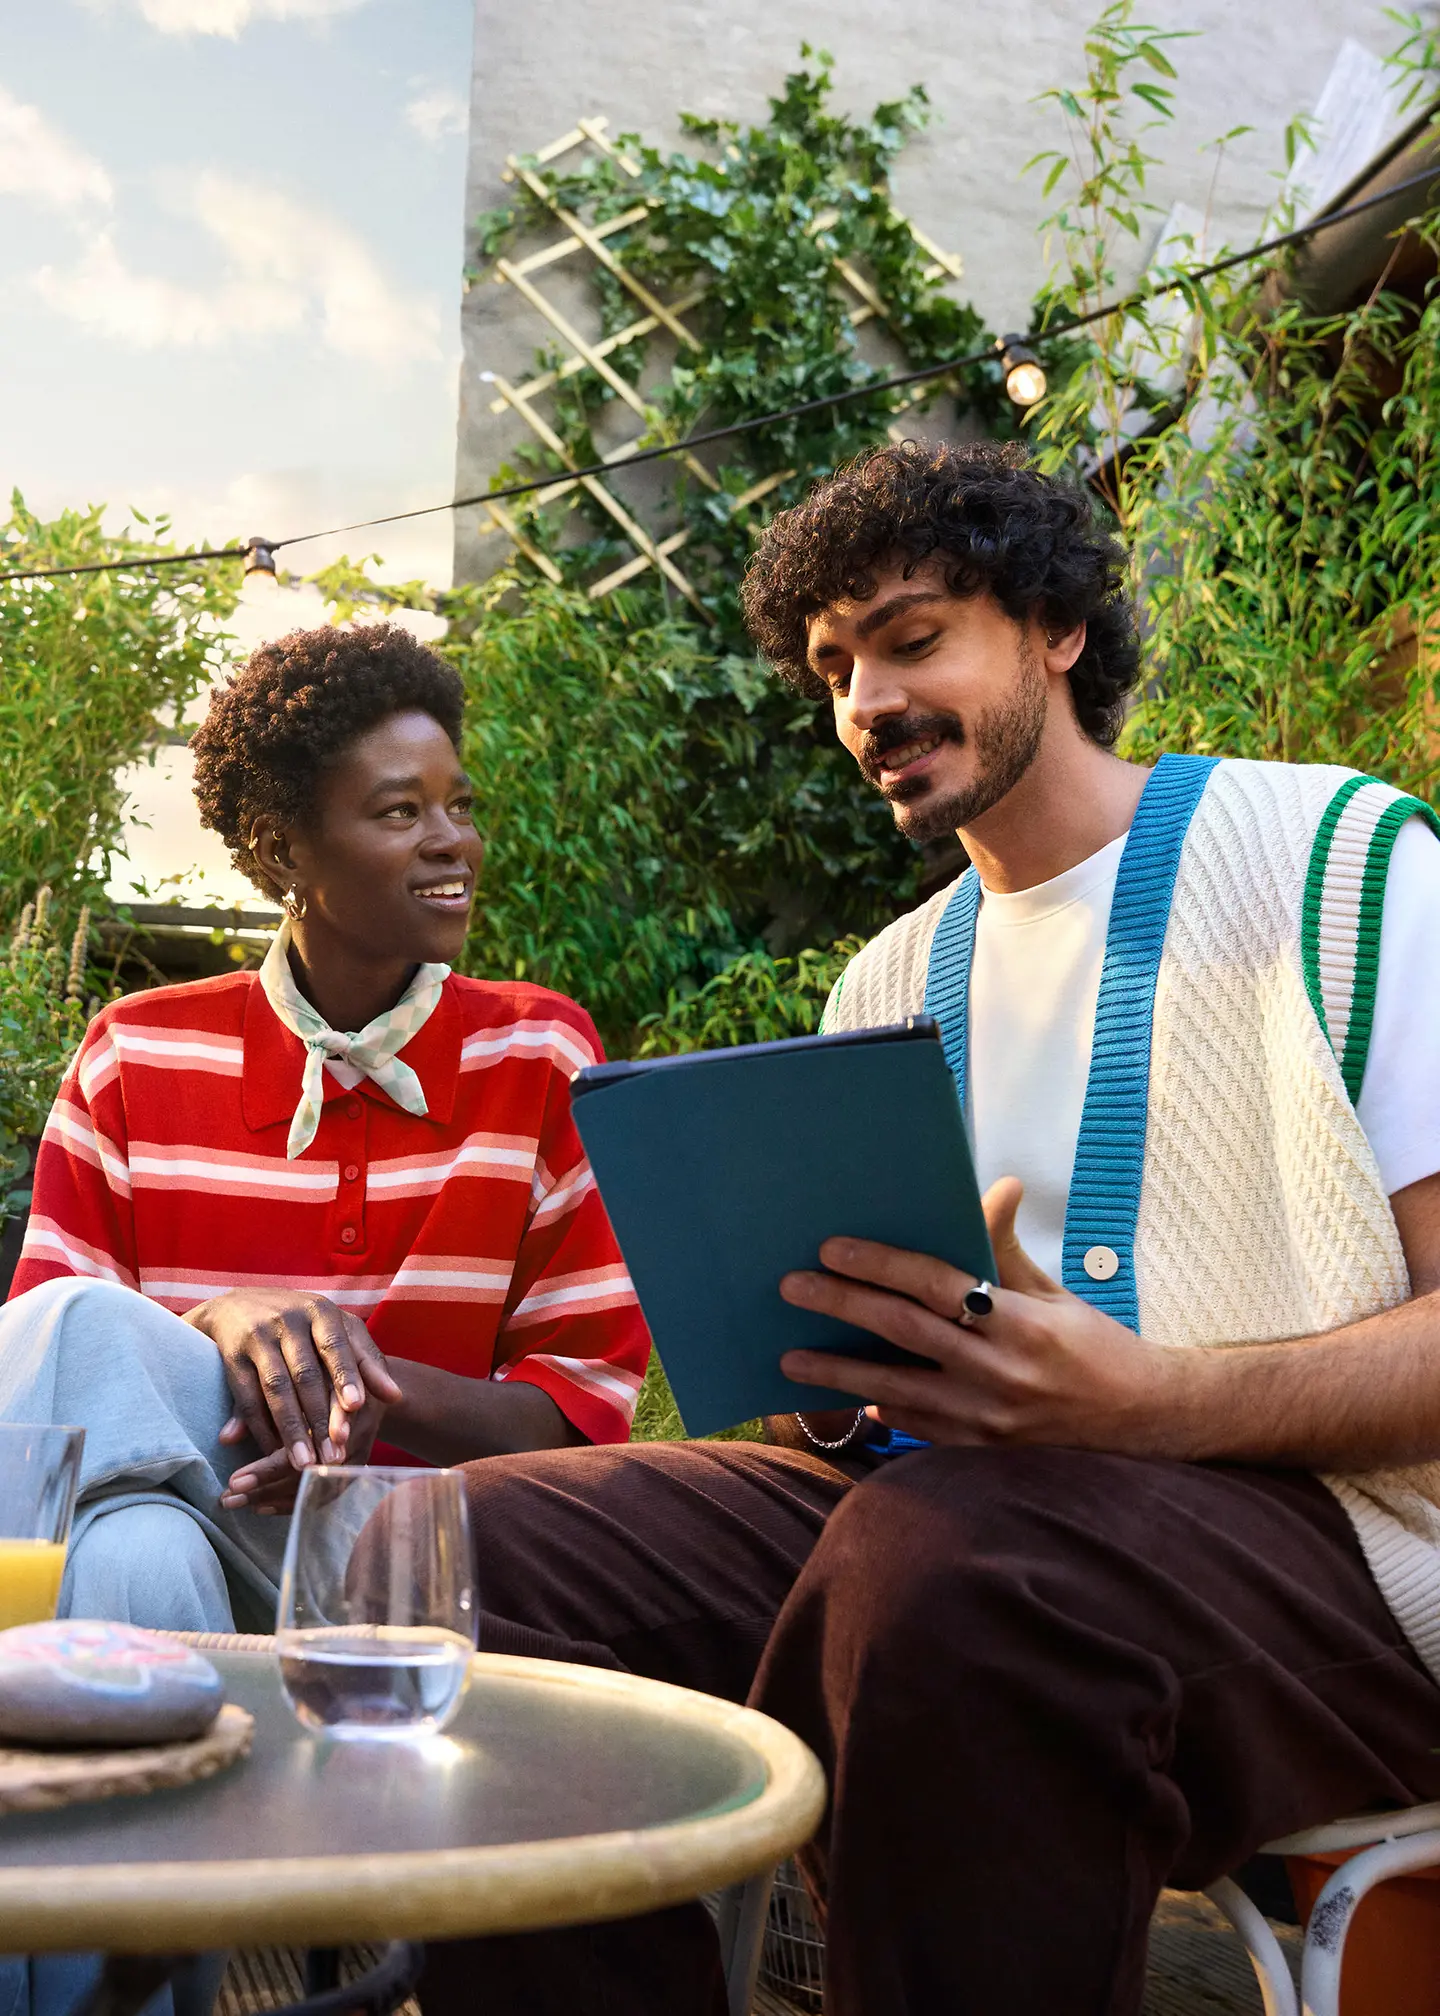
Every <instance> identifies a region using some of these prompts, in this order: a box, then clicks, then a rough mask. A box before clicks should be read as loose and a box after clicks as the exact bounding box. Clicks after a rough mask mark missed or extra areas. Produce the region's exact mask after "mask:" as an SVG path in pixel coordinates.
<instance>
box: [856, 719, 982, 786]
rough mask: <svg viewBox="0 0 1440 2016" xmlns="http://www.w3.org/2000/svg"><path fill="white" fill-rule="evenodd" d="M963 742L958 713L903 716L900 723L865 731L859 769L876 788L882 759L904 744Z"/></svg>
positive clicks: (886, 722)
mask: <svg viewBox="0 0 1440 2016" xmlns="http://www.w3.org/2000/svg"><path fill="white" fill-rule="evenodd" d="M930 740H939V741H941V742H955V743H957V744H958V743H963V742H964V740H965V725H964V723H963V722H962V721H961V719H960V716H959V715H958V714H905V715H902V716H901V717H900V719H899V720H890V721H882V722H881V723H880V724H879V726H878V727H875V728H867V729H866V731H865V734H864V736H863V738H862V740H861V743H860V750H859V763H860V768H861V770H862V771H863V772H864V774H865V776H866V777H867V778H868V780H869V781H870V783H872V784H875V785H878V784H879V782H880V772H881V770H882V769H883V768H884V764H885V758H886V757H887V756H888V755H889V754H890V753H891V751H892V750H894V749H903V748H904V746H905V744H906V743H907V742H924V741H930Z"/></svg>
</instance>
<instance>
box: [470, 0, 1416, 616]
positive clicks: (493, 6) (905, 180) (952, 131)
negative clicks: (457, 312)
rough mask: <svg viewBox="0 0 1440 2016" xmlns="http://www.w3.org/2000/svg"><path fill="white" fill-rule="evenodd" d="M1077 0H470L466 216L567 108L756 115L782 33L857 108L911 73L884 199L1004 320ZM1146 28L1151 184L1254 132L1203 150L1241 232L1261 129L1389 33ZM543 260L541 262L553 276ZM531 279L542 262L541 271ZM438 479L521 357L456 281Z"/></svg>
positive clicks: (1241, 237) (1207, 4) (521, 331)
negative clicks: (1032, 164)
mask: <svg viewBox="0 0 1440 2016" xmlns="http://www.w3.org/2000/svg"><path fill="white" fill-rule="evenodd" d="M1098 8H1099V0H1001V4H996V0H903V4H899V0H889V4H888V5H887V4H876V0H707V4H695V0H645V4H636V0H608V4H606V5H604V6H603V7H602V6H598V5H596V4H595V0H546V4H545V5H543V6H541V7H532V6H526V5H524V4H517V0H477V5H476V14H475V67H474V84H473V94H472V104H471V129H470V173H469V188H468V200H467V216H469V217H471V218H473V217H474V216H475V214H476V213H477V212H478V211H480V210H482V209H484V208H487V207H489V206H491V205H493V204H496V203H500V202H503V201H504V200H505V196H506V190H505V185H504V184H503V183H502V182H501V180H500V171H501V169H502V168H503V165H504V162H505V157H506V156H507V155H508V154H510V153H511V152H526V151H530V150H533V149H535V148H537V147H539V146H542V145H543V144H544V143H545V142H547V141H549V140H551V139H553V138H555V137H557V136H558V135H559V134H561V133H563V132H564V131H566V130H567V129H568V128H569V127H571V126H572V125H573V123H574V121H575V120H576V118H577V117H582V116H585V115H587V114H594V113H603V114H605V115H607V116H608V118H609V121H610V132H611V133H612V134H618V133H620V132H622V131H626V130H636V131H639V132H641V133H643V134H644V135H645V136H646V137H647V138H650V139H654V140H656V141H659V142H661V143H662V144H680V134H679V130H678V126H677V123H676V118H675V115H676V112H677V111H678V110H680V109H682V108H683V109H685V110H688V111H693V112H697V113H702V114H708V115H718V116H724V117H730V118H737V119H740V120H758V119H760V118H761V117H763V114H764V109H765V101H766V98H767V96H768V95H770V94H771V93H772V92H774V91H775V90H776V89H778V87H779V85H780V82H781V79H782V78H783V76H784V74H785V72H786V70H787V69H790V68H793V67H794V63H795V59H796V56H797V53H798V50H799V45H800V43H801V42H802V41H808V42H810V43H811V44H813V45H816V46H819V47H823V48H826V49H828V50H830V51H831V52H832V53H833V55H834V57H835V79H836V99H837V102H838V103H839V104H840V105H841V106H843V107H846V108H848V109H850V110H852V111H854V112H857V113H863V112H868V111H869V109H870V108H871V107H872V106H873V105H874V104H875V103H876V102H877V101H878V100H881V99H884V98H888V97H895V96H898V95H900V94H901V93H902V92H904V91H905V90H906V89H908V87H909V86H910V85H911V84H913V83H916V82H923V83H924V85H925V86H926V89H927V90H928V92H929V93H930V98H931V103H932V108H933V110H934V113H935V115H936V116H935V120H934V123H933V124H932V126H931V127H930V129H929V131H928V132H926V133H924V134H922V135H920V136H918V137H917V138H915V139H914V140H913V141H912V142H911V144H910V145H909V146H908V147H907V149H906V150H905V153H904V155H903V156H902V158H901V161H900V163H899V167H898V170H897V173H896V177H895V191H896V197H897V200H898V202H899V203H900V206H901V207H902V209H904V210H906V211H907V212H908V213H909V214H910V215H911V216H912V217H913V218H914V219H915V221H916V222H917V223H919V224H920V225H921V226H923V228H924V229H925V230H927V231H928V232H929V233H930V234H931V236H932V237H934V238H936V239H938V240H939V241H940V242H941V243H942V244H943V245H945V246H946V247H947V248H948V249H951V250H953V251H957V252H959V253H960V254H961V256H962V257H963V259H964V261H965V266H966V278H965V281H964V283H963V285H962V288H961V291H962V292H968V294H969V297H970V298H971V299H972V300H973V301H974V303H975V305H976V306H977V308H978V309H979V310H980V312H981V314H982V315H983V316H984V317H985V318H986V320H987V322H989V323H990V324H991V326H993V327H995V328H997V329H998V328H1010V327H1014V326H1018V325H1023V323H1024V321H1025V311H1026V309H1027V307H1028V304H1029V302H1030V300H1031V298H1032V296H1033V294H1034V292H1035V290H1036V288H1037V286H1038V285H1039V283H1040V282H1041V280H1042V278H1043V277H1044V270H1045V265H1044V252H1043V247H1042V245H1041V242H1040V238H1039V235H1038V232H1037V225H1038V222H1039V219H1040V218H1041V216H1042V215H1044V214H1045V211H1046V209H1047V208H1049V207H1050V206H1049V205H1048V204H1047V203H1046V202H1045V200H1044V199H1043V198H1042V196H1041V178H1040V176H1039V175H1038V174H1035V173H1032V174H1031V175H1029V176H1027V177H1024V178H1022V177H1021V176H1020V172H1019V171H1020V168H1021V166H1022V164H1023V163H1024V162H1025V161H1026V160H1027V159H1028V158H1029V157H1030V156H1031V155H1032V154H1035V153H1037V152H1038V151H1040V150H1041V149H1042V148H1045V147H1048V146H1053V145H1055V144H1056V143H1057V140H1058V138H1059V135H1060V131H1061V120H1060V116H1059V114H1058V112H1057V111H1056V110H1055V108H1053V107H1049V106H1038V105H1036V104H1034V103H1033V102H1032V101H1033V99H1034V97H1035V95H1036V94H1037V93H1038V92H1040V91H1042V90H1044V89H1045V88H1047V87H1048V86H1050V85H1052V84H1057V83H1063V84H1070V83H1074V82H1075V81H1077V80H1079V79H1080V78H1081V77H1082V76H1083V71H1084V53H1083V43H1084V36H1085V30H1086V27H1087V25H1088V24H1089V22H1090V21H1091V19H1092V17H1093V15H1094V13H1096V12H1098ZM1140 11H1141V12H1142V14H1143V15H1144V17H1145V18H1146V19H1148V20H1151V21H1153V22H1156V23H1157V24H1159V25H1161V26H1163V27H1171V28H1184V29H1190V30H1197V31H1200V32H1199V33H1198V34H1197V35H1196V37H1195V39H1193V40H1191V41H1187V42H1183V43H1179V44H1172V45H1170V53H1171V55H1172V57H1173V60H1174V62H1175V65H1176V68H1177V69H1178V70H1179V72H1180V83H1179V86H1178V92H1177V116H1176V118H1175V119H1174V121H1173V122H1172V123H1171V124H1169V125H1168V126H1167V127H1166V128H1164V129H1163V130H1162V131H1160V132H1159V133H1158V134H1156V135H1155V136H1154V137H1155V140H1156V151H1157V152H1161V153H1162V154H1163V156H1164V165H1163V167H1162V168H1160V169H1159V170H1157V171H1156V172H1155V174H1154V177H1153V185H1152V189H1151V194H1152V196H1153V198H1154V201H1155V202H1156V204H1157V205H1158V206H1159V211H1160V214H1161V215H1163V213H1164V212H1165V211H1166V210H1167V209H1168V208H1169V206H1170V204H1171V203H1172V202H1173V201H1176V200H1177V199H1178V200H1184V201H1186V202H1188V203H1191V204H1194V205H1196V206H1198V207H1199V208H1201V209H1204V208H1205V206H1206V204H1207V202H1208V201H1209V199H1210V191H1211V181H1212V175H1213V174H1214V168H1215V156H1214V154H1213V152H1207V151H1205V150H1206V148H1207V145H1208V143H1210V142H1211V141H1213V140H1214V139H1215V138H1216V136H1218V135H1219V134H1221V133H1223V132H1225V131H1227V130H1228V129H1230V128H1232V127H1235V126H1239V125H1247V126H1250V127H1251V128H1253V129H1254V130H1253V131H1252V132H1250V133H1248V134H1246V135H1245V136H1243V137H1242V138H1240V139H1238V140H1236V141H1233V142H1232V143H1230V145H1229V146H1228V147H1227V148H1226V150H1225V156H1224V160H1223V162H1222V163H1221V166H1220V171H1219V174H1218V176H1216V177H1215V182H1214V205H1213V211H1212V217H1213V222H1214V226H1215V236H1216V237H1221V238H1225V239H1227V240H1228V241H1229V242H1230V243H1231V244H1233V245H1235V246H1239V245H1241V244H1244V243H1245V242H1247V241H1248V240H1249V239H1251V238H1253V237H1254V236H1255V235H1256V234H1257V232H1258V229H1259V226H1260V224H1261V222H1262V220H1263V217H1264V214H1265V212H1266V210H1267V208H1268V207H1269V206H1270V205H1271V203H1272V202H1273V201H1274V199H1275V195H1276V193H1277V187H1278V176H1279V174H1280V171H1281V170H1282V169H1283V166H1284V160H1283V153H1282V143H1281V136H1282V134H1283V131H1284V128H1285V126H1286V124H1287V123H1288V121H1289V120H1290V119H1291V118H1293V117H1294V115H1295V114H1296V113H1298V112H1308V111H1311V110H1313V108H1314V107H1315V105H1316V103H1317V100H1318V99H1319V96H1320V93H1321V90H1322V88H1323V86H1324V84H1325V81H1326V78H1327V76H1328V75H1329V73H1330V71H1331V68H1332V65H1333V64H1334V62H1335V59H1336V56H1337V54H1338V52H1339V50H1340V46H1341V44H1342V42H1343V41H1344V40H1345V38H1346V37H1351V38H1354V39H1355V40H1356V41H1358V42H1360V43H1361V44H1363V45H1365V46H1366V47H1368V48H1370V49H1371V50H1373V51H1375V52H1377V53H1383V52H1385V51H1387V50H1389V49H1391V48H1393V46H1394V44H1395V42H1396V40H1397V38H1398V33H1399V31H1398V30H1397V29H1396V27H1395V24H1394V23H1393V22H1390V21H1388V20H1386V19H1385V17H1384V14H1383V12H1382V10H1381V7H1380V6H1379V5H1377V4H1372V0H1265V4H1264V5H1257V4H1255V0H1146V5H1145V6H1144V7H1143V8H1142V9H1141V10H1140ZM1159 221H1160V218H1159V217H1158V216H1157V217H1156V218H1155V220H1154V224H1155V231H1152V232H1150V233H1149V234H1148V235H1147V236H1145V237H1144V238H1142V240H1141V242H1140V244H1139V245H1136V246H1133V247H1131V246H1129V245H1128V244H1127V245H1126V246H1124V247H1122V248H1121V253H1120V260H1119V278H1120V280H1121V281H1122V283H1123V282H1124V281H1126V280H1128V279H1130V278H1131V277H1133V275H1134V274H1135V273H1137V272H1138V271H1139V270H1140V268H1141V267H1142V266H1143V265H1144V263H1145V260H1146V258H1147V256H1148V254H1149V252H1150V249H1151V246H1152V244H1153V240H1154V236H1155V233H1156V231H1158V226H1159ZM555 270H556V269H551V271H552V272H553V271H555ZM547 277H548V276H547ZM463 328H464V339H465V345H464V352H465V354H464V363H463V366H462V374H461V386H460V430H459V444H458V457H457V478H458V484H459V489H458V492H457V494H461V495H463V494H466V493H467V492H473V491H478V490H482V489H483V488H484V487H485V484H486V482H487V481H488V479H489V477H490V475H491V473H492V472H493V470H494V468H495V467H496V465H497V464H498V463H499V462H500V461H501V460H502V459H503V457H504V451H505V449H506V447H507V445H508V444H510V443H513V442H514V441H515V440H517V439H518V438H519V435H520V430H519V427H518V423H517V422H516V421H515V420H514V418H513V416H509V415H506V416H505V417H504V418H503V419H500V420H496V419H494V418H493V417H492V416H491V415H490V413H489V411H488V405H489V399H490V396H491V393H492V391H493V388H492V387H491V386H489V385H487V384H484V383H483V382H481V380H480V375H479V374H480V373H481V372H482V371H483V370H486V369H492V370H500V371H503V372H505V373H506V374H507V375H512V374H516V373H523V372H524V370H525V368H526V365H527V363H528V359H529V357H530V355H531V353H532V351H533V349H534V347H535V345H536V343H537V342H538V341H539V339H540V330H541V325H540V324H539V321H538V318H536V317H534V316H533V315H532V314H531V313H530V312H529V311H526V310H523V309H522V308H521V304H519V303H518V302H517V301H516V300H515V298H514V296H513V294H512V292H511V290H510V289H509V288H506V287H500V286H496V285H493V284H480V285H478V286H475V287H472V288H471V290H470V292H469V294H468V295H467V297H466V301H465V306H464V310H463ZM476 515H477V514H475V513H474V512H462V513H457V524H456V574H457V578H464V577H465V576H467V575H468V576H472V577H473V575H474V574H475V573H477V572H485V571H488V568H489V567H490V566H493V565H494V564H495V563H496V562H497V561H498V560H499V559H500V558H501V557H502V556H501V553H500V551H499V550H498V549H499V545H500V542H499V541H498V540H497V539H495V538H490V539H488V540H483V541H482V540H478V539H477V538H476V535H475V523H476Z"/></svg>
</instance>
